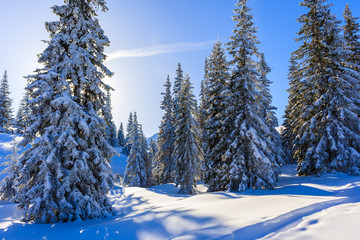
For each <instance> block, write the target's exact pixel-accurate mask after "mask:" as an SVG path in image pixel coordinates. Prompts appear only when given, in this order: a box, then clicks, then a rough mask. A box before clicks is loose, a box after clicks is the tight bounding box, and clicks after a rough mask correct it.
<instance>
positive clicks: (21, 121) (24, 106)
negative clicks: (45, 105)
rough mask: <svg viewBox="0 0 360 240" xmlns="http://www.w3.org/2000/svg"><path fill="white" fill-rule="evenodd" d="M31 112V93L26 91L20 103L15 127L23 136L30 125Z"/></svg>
mask: <svg viewBox="0 0 360 240" xmlns="http://www.w3.org/2000/svg"><path fill="white" fill-rule="evenodd" d="M30 117H31V111H30V107H29V93H28V91H27V90H25V93H24V96H23V98H22V99H21V101H20V106H19V109H18V111H17V113H16V118H15V123H14V126H15V128H16V132H17V133H20V134H23V133H24V132H25V129H26V128H27V127H28V126H29V125H30Z"/></svg>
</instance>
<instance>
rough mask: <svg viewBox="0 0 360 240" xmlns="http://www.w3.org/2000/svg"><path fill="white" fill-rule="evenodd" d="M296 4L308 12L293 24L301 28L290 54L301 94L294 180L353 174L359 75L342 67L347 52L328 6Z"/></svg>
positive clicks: (359, 139)
mask: <svg viewBox="0 0 360 240" xmlns="http://www.w3.org/2000/svg"><path fill="white" fill-rule="evenodd" d="M301 5H302V6H304V7H306V8H307V9H308V12H307V13H305V14H304V15H302V16H300V18H299V19H298V21H299V22H300V23H301V24H302V27H301V29H300V31H299V33H298V35H299V36H300V37H299V38H298V39H297V41H299V42H301V43H302V44H301V46H300V47H299V48H298V49H297V50H296V52H295V54H294V55H295V57H296V58H295V59H296V60H297V61H299V62H301V66H300V67H299V71H300V72H301V81H302V82H303V86H302V89H301V92H302V94H304V95H303V96H304V98H302V99H301V100H302V101H303V105H301V106H298V107H301V108H300V109H299V111H300V112H301V118H302V122H301V124H300V125H298V127H297V129H298V130H297V131H296V134H297V137H296V139H295V141H294V157H295V158H297V159H298V163H299V164H298V172H299V175H310V174H323V173H326V172H332V171H334V170H336V171H341V172H345V173H349V174H356V175H358V174H359V167H360V161H359V159H360V119H359V117H358V116H359V114H360V108H359V107H360V105H359V104H360V94H359V91H360V89H359V87H360V86H359V83H360V81H359V79H360V78H359V72H356V71H353V70H352V69H351V67H350V66H351V63H350V62H347V59H348V57H349V55H351V54H352V52H351V50H350V49H346V46H345V44H344V43H345V41H344V38H343V37H342V36H341V34H340V26H339V21H338V20H337V19H336V17H335V16H334V15H333V14H332V13H331V12H330V5H328V4H326V1H325V0H303V2H301ZM345 49H346V50H345Z"/></svg>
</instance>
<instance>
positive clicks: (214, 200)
mask: <svg viewBox="0 0 360 240" xmlns="http://www.w3.org/2000/svg"><path fill="white" fill-rule="evenodd" d="M1 139H3V138H2V137H1V136H0V141H1ZM5 145H6V144H0V148H1V149H2V150H0V153H1V154H2V153H3V152H6V150H4V149H3V147H2V146H5ZM124 161H125V157H124V156H121V157H116V158H114V159H113V163H112V164H113V168H114V171H115V172H117V173H120V174H121V171H123V170H124V167H125V163H124ZM282 172H283V174H282V175H281V177H280V181H279V186H278V187H277V189H276V190H273V191H264V190H248V191H246V192H245V193H228V192H217V193H205V191H206V187H205V186H203V185H201V184H200V185H199V187H198V189H199V190H200V191H201V194H199V195H195V196H189V195H179V194H177V191H178V190H177V189H176V188H175V186H174V185H173V184H167V185H162V186H156V187H152V188H149V189H143V188H134V187H133V188H121V187H119V186H118V187H116V188H115V189H113V190H112V191H111V194H110V198H111V199H112V202H113V206H114V210H115V214H114V216H113V217H111V218H107V219H96V220H88V221H82V222H71V223H57V224H24V223H21V222H20V221H19V219H20V217H21V212H20V211H19V210H17V209H16V204H13V203H9V202H0V239H6V240H13V239H14V240H16V239H21V240H23V239H49V240H50V239H62V240H63V239H66V240H70V239H144V240H148V239H225V240H226V239H259V238H260V239H327V240H328V239H359V236H360V228H359V227H358V225H359V222H360V177H353V176H347V175H345V174H340V173H337V174H328V175H326V176H323V177H321V178H319V177H315V176H314V177H313V176H310V177H297V176H296V166H295V165H288V166H285V167H283V168H282Z"/></svg>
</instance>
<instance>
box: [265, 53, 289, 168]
mask: <svg viewBox="0 0 360 240" xmlns="http://www.w3.org/2000/svg"><path fill="white" fill-rule="evenodd" d="M258 71H259V73H260V75H259V78H258V79H259V80H258V101H259V103H258V105H259V107H260V109H259V116H260V117H261V118H263V119H265V124H266V125H267V127H268V128H269V130H270V134H269V135H268V136H267V138H269V139H270V143H271V144H270V151H271V155H272V156H273V157H274V158H275V161H276V162H277V163H278V164H279V165H283V164H285V161H284V158H285V153H284V151H283V146H282V142H281V136H280V133H279V132H278V131H277V130H276V127H278V126H279V123H278V119H277V117H276V114H275V110H276V107H274V106H272V96H271V94H270V84H271V83H272V82H271V81H270V80H269V79H268V77H267V76H268V74H269V73H270V72H271V68H270V67H269V66H268V64H267V63H266V61H265V57H264V54H263V53H261V54H260V62H259V63H258Z"/></svg>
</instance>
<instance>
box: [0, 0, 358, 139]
mask: <svg viewBox="0 0 360 240" xmlns="http://www.w3.org/2000/svg"><path fill="white" fill-rule="evenodd" d="M62 2H63V1H61V0H32V1H28V0H12V1H5V0H2V2H1V8H0V27H1V28H0V29H1V37H0V73H1V74H2V72H3V71H4V70H5V69H6V70H8V75H9V83H10V90H11V92H12V93H11V97H12V98H13V99H14V110H15V111H16V110H17V108H18V104H19V101H20V100H21V97H22V93H23V88H24V86H25V82H26V80H25V79H23V77H22V76H26V75H28V74H31V73H32V72H33V71H34V70H35V68H36V67H39V65H38V63H37V54H39V53H41V52H42V51H43V50H44V49H45V47H46V45H45V44H44V43H43V42H41V40H47V39H48V33H47V32H46V30H45V28H44V22H45V21H52V20H55V19H56V16H55V15H54V14H53V13H52V11H51V9H50V7H51V6H53V5H55V4H58V5H59V4H62ZM248 2H249V6H250V7H251V8H252V9H253V11H252V14H253V15H254V21H255V24H256V26H257V27H258V28H259V32H258V37H259V40H260V41H261V44H260V46H259V48H260V50H261V51H262V52H264V53H265V57H266V59H267V61H268V63H269V65H270V66H271V68H272V73H271V75H270V77H269V78H270V79H271V80H272V81H273V82H274V83H273V84H272V86H271V93H272V95H273V98H274V102H273V104H274V105H275V106H276V107H277V108H278V111H277V115H278V118H279V120H280V122H282V120H281V119H280V118H281V116H282V115H283V112H284V109H285V105H286V104H287V92H286V89H287V88H288V80H287V69H288V60H289V58H290V52H292V51H293V50H295V49H296V47H297V44H296V42H295V41H294V39H295V38H296V33H297V32H298V30H299V26H300V25H299V24H298V23H297V22H296V18H297V17H298V16H299V15H300V14H302V13H304V11H305V9H304V8H303V7H300V6H299V2H300V1H298V0H249V1H248ZM328 2H329V3H334V6H333V7H332V10H333V13H335V14H336V15H337V16H338V18H341V19H342V11H343V9H344V7H345V4H346V3H349V4H350V7H351V9H352V11H353V14H354V16H360V1H359V0H329V1H328ZM107 3H108V7H109V11H108V12H106V13H100V14H99V16H98V18H99V20H100V24H101V26H102V27H103V29H104V30H105V33H106V35H107V36H108V37H109V39H110V41H111V46H110V47H109V48H107V49H106V52H107V54H108V55H109V60H108V61H107V63H106V65H107V66H108V67H109V68H110V70H111V71H113V72H114V73H115V75H114V77H112V78H111V79H106V82H107V83H109V84H110V85H111V86H113V87H114V88H115V92H114V93H113V97H112V102H113V115H114V120H115V123H116V125H117V126H119V123H120V121H122V122H123V123H124V125H126V123H127V119H128V115H129V112H130V111H137V112H138V117H139V121H140V123H142V124H143V129H144V132H145V134H146V135H147V136H151V135H153V134H154V133H156V132H157V131H158V126H159V124H160V121H161V117H162V111H161V110H160V108H159V104H160V101H161V95H160V93H161V92H162V91H163V90H164V89H163V83H164V82H165V80H166V76H167V74H170V77H171V79H173V78H174V74H175V70H176V66H177V63H178V62H181V64H182V66H183V70H184V72H185V73H189V75H190V77H191V80H192V82H193V84H194V87H195V94H196V95H198V93H199V88H200V81H201V79H202V77H203V65H204V64H203V63H204V59H205V57H207V56H208V55H209V54H210V51H211V48H212V43H213V42H214V41H216V40H217V39H218V38H219V39H220V40H221V41H222V42H223V43H225V42H227V41H228V37H229V36H231V35H232V30H233V28H234V26H235V25H234V22H233V21H232V19H231V16H232V15H233V13H232V10H233V8H234V4H235V3H236V0H134V1H130V0H107Z"/></svg>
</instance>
